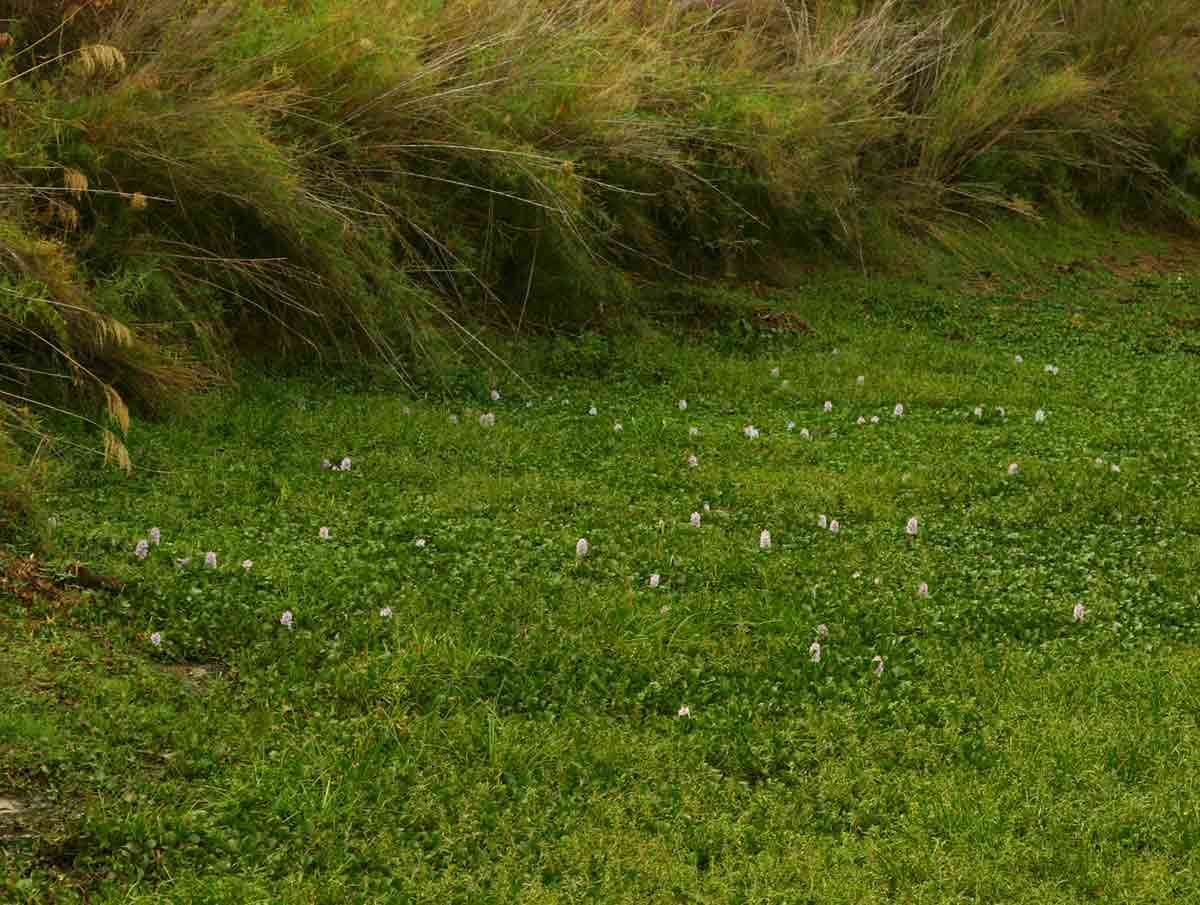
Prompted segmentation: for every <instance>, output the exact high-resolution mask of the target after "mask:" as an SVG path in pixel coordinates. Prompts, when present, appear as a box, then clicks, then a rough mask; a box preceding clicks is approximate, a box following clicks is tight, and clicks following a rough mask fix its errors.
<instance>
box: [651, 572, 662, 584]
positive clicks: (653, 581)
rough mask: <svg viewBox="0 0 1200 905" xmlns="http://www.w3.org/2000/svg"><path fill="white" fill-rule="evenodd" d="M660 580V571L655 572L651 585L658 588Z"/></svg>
mask: <svg viewBox="0 0 1200 905" xmlns="http://www.w3.org/2000/svg"><path fill="white" fill-rule="evenodd" d="M659 581H660V579H659V576H658V573H657V572H655V573H654V574H653V575H651V576H650V587H652V588H657V587H658V583H659Z"/></svg>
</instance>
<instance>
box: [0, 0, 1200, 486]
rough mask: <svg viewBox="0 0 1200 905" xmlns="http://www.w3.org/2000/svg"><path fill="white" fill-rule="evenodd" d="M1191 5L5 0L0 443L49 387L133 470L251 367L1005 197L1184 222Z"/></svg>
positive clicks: (539, 307) (774, 262)
mask: <svg viewBox="0 0 1200 905" xmlns="http://www.w3.org/2000/svg"><path fill="white" fill-rule="evenodd" d="M1198 16H1200V13H1198V12H1197V7H1196V5H1195V4H1194V3H1192V2H1191V0H1157V2H1155V3H1144V2H1134V0H1054V2H1049V0H1013V2H1009V3H1004V4H994V3H967V4H964V5H950V4H947V3H940V2H939V3H932V4H931V3H902V2H867V0H863V2H861V3H832V2H830V3H805V2H802V0H786V2H785V0H730V2H722V3H717V2H712V3H709V2H699V3H697V2H681V0H676V2H668V0H601V2H597V0H535V2H529V0H452V2H439V0H429V2H423V3H414V2H412V0H403V2H400V0H391V2H380V0H372V2H363V0H290V2H282V0H270V2H268V0H254V2H246V3H224V2H207V0H148V2H147V0H137V2H131V0H92V2H84V3H65V2H54V0H7V2H2V3H0V23H3V25H2V26H0V27H3V28H4V29H5V30H4V31H3V32H0V126H2V127H3V128H2V129H0V365H3V373H0V394H2V395H0V419H2V421H0V430H3V431H7V432H9V433H14V432H15V433H16V434H19V436H20V437H21V438H22V442H24V440H25V439H27V438H29V437H30V436H33V437H34V438H40V439H45V438H42V437H41V435H40V434H39V433H38V431H39V430H40V428H39V427H38V425H37V423H36V420H33V419H36V417H37V416H38V415H39V414H41V413H45V412H47V411H49V410H50V409H49V408H47V407H48V406H55V407H65V408H67V409H70V410H71V411H74V412H77V413H79V414H81V415H83V416H88V417H94V418H96V422H97V423H96V428H97V429H99V430H101V431H103V432H104V433H103V437H104V446H105V448H104V452H105V454H106V456H107V458H109V459H111V460H115V461H117V462H118V463H124V462H125V450H124V448H123V445H122V443H123V437H124V435H125V433H126V432H127V423H126V411H125V408H126V405H127V404H129V405H133V406H134V408H135V412H136V411H144V410H146V409H148V408H150V409H152V408H156V407H162V406H164V405H165V404H166V403H168V402H170V401H172V400H177V399H179V398H180V397H181V396H185V395H186V394H187V393H188V392H189V391H190V390H192V389H194V388H196V387H199V386H203V385H205V384H207V383H211V382H213V381H216V380H219V379H220V378H221V377H222V376H223V375H224V374H226V372H227V366H228V364H229V362H230V361H231V360H232V359H233V358H235V357H236V356H238V355H240V354H243V353H253V354H255V355H257V356H272V357H276V358H278V357H279V356H281V355H285V354H286V355H289V356H292V357H294V356H296V355H298V354H299V355H305V356H315V355H319V356H321V357H322V359H323V360H325V361H327V362H328V361H335V360H338V361H347V360H354V361H357V360H368V361H372V362H375V363H377V364H380V365H383V366H385V367H388V368H390V369H392V370H393V372H395V373H396V374H397V375H398V376H400V377H402V378H403V377H405V376H407V377H408V378H409V379H410V381H411V382H420V383H423V382H424V381H425V379H426V377H427V376H428V375H431V374H443V373H444V371H445V368H446V367H447V365H448V363H449V362H453V361H454V360H456V359H458V358H460V357H461V356H462V355H463V354H464V353H478V352H480V350H479V347H478V345H477V343H476V342H475V341H474V339H473V338H472V335H471V331H473V330H474V329H476V328H477V326H478V325H479V324H480V323H482V322H487V323H502V324H505V325H506V326H507V327H508V328H509V329H512V330H517V331H520V330H528V329H529V328H531V327H533V328H541V327H546V326H550V325H555V324H561V323H564V322H568V323H575V324H578V323H584V322H587V321H589V320H591V319H594V318H596V317H597V316H598V314H599V313H600V312H601V311H602V310H603V311H611V310H612V308H613V307H616V306H620V305H622V304H624V303H627V302H628V301H629V300H630V299H631V298H632V297H633V291H632V288H631V285H630V283H631V278H636V279H638V280H641V279H642V278H645V277H649V278H656V277H662V276H663V275H671V276H672V277H678V275H679V274H680V273H682V274H684V275H688V276H691V277H695V278H703V277H709V276H741V277H747V278H763V279H767V280H771V281H776V282H779V281H783V282H794V281H795V276H796V273H797V267H798V266H799V265H803V266H805V267H808V266H810V265H811V264H812V263H813V262H814V261H821V260H830V259H838V258H840V259H844V260H851V261H854V262H855V264H856V265H858V264H861V265H862V266H869V267H874V266H877V265H878V264H880V263H885V262H887V261H889V260H890V261H893V262H894V261H896V260H897V259H900V258H902V257H903V254H902V252H903V251H904V250H905V249H909V248H911V247H913V243H914V242H928V241H931V240H932V241H936V242H939V243H942V244H945V245H949V246H953V245H954V244H956V242H957V241H959V240H960V239H961V233H962V229H963V226H964V225H966V224H969V225H971V226H976V225H977V224H978V223H980V222H989V221H991V220H994V219H995V217H996V216H998V215H1003V216H1017V217H1026V218H1041V217H1045V216H1061V215H1063V214H1064V213H1068V212H1078V211H1085V212H1090V213H1092V214H1098V215H1102V216H1104V217H1110V218H1118V217H1122V218H1128V217H1141V218H1147V219H1151V220H1157V221H1164V220H1173V221H1176V222H1187V221H1192V220H1194V219H1195V215H1196V211H1197V202H1196V199H1197V192H1198V189H1200V152H1198V151H1197V141H1198V136H1200V82H1198V81H1197V65H1198V64H1197V60H1200V53H1198V52H1197V34H1198V31H1197V29H1198V28H1200V26H1198V22H1197V18H1198ZM484 354H485V353H484ZM98 411H99V412H102V414H100V415H97V414H96V413H97V412H98ZM93 442H94V441H93ZM35 445H36V443H35Z"/></svg>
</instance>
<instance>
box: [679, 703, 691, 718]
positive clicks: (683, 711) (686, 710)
mask: <svg viewBox="0 0 1200 905" xmlns="http://www.w3.org/2000/svg"><path fill="white" fill-rule="evenodd" d="M679 717H680V719H684V718H686V719H691V718H692V708H691V707H689V706H688V705H687V704H684V705H683V706H682V707H680V708H679Z"/></svg>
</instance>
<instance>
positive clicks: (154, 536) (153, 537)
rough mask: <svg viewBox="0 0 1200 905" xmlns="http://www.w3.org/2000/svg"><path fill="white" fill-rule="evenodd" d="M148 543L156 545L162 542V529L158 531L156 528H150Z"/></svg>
mask: <svg viewBox="0 0 1200 905" xmlns="http://www.w3.org/2000/svg"><path fill="white" fill-rule="evenodd" d="M150 543H152V544H154V546H156V547H157V546H158V545H159V544H161V543H162V531H160V530H159V529H158V528H151V529H150Z"/></svg>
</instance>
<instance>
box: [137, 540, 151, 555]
mask: <svg viewBox="0 0 1200 905" xmlns="http://www.w3.org/2000/svg"><path fill="white" fill-rule="evenodd" d="M133 555H134V556H136V557H137V558H138V559H145V558H146V557H147V556H149V555H150V541H148V540H146V539H145V538H142V539H141V540H140V541H138V542H137V546H135V547H134V548H133Z"/></svg>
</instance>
